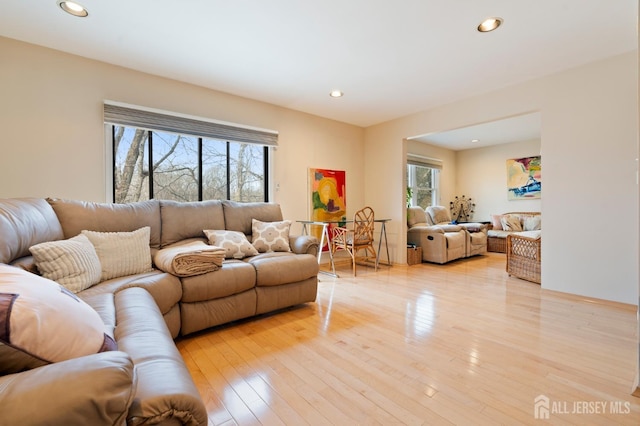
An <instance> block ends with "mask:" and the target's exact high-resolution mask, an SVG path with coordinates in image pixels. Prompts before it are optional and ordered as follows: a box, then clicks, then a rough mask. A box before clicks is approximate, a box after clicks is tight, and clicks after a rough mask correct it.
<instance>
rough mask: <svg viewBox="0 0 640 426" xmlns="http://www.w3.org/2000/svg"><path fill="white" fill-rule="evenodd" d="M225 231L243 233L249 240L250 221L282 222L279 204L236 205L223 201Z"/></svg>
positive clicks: (236, 203) (250, 231) (250, 232)
mask: <svg viewBox="0 0 640 426" xmlns="http://www.w3.org/2000/svg"><path fill="white" fill-rule="evenodd" d="M222 208H223V209H224V223H225V229H227V230H228V231H239V232H244V234H245V235H247V236H248V237H249V240H251V235H252V230H251V223H252V221H251V220H252V219H257V220H259V221H262V222H277V221H280V220H282V210H281V209H280V204H276V203H238V202H236V201H228V200H226V201H223V202H222Z"/></svg>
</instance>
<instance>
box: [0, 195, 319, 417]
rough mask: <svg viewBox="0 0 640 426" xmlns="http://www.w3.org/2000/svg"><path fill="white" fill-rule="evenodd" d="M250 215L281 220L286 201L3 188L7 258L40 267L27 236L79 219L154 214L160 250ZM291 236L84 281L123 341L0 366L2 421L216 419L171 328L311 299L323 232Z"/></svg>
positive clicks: (113, 226) (68, 233)
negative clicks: (21, 367) (129, 198)
mask: <svg viewBox="0 0 640 426" xmlns="http://www.w3.org/2000/svg"><path fill="white" fill-rule="evenodd" d="M253 218H255V219H258V220H261V221H264V222H269V221H280V220H282V213H281V211H280V207H279V206H278V205H277V204H271V203H247V204H243V203H234V202H230V201H204V202H193V203H178V202H173V201H157V200H151V201H145V202H139V203H132V204H125V205H117V204H109V203H90V202H82V201H75V200H62V199H41V198H25V199H5V200H0V263H5V264H9V265H13V266H17V267H19V268H22V269H25V270H27V271H30V272H33V273H36V274H37V273H38V270H37V268H36V265H35V262H34V259H33V257H32V256H31V255H30V252H29V247H31V246H33V245H35V244H38V243H42V242H46V241H57V240H63V239H68V238H70V237H73V236H75V235H78V234H79V233H80V232H81V231H82V230H93V231H100V232H127V231H134V230H136V229H139V228H140V227H143V226H148V227H150V240H149V245H150V247H151V253H152V254H153V253H155V252H157V250H161V249H163V248H166V247H171V246H172V244H176V243H179V242H180V241H184V240H188V239H196V240H197V239H201V240H203V241H206V238H205V237H204V235H203V230H204V229H225V230H234V231H240V232H243V233H245V234H246V235H247V236H248V239H249V241H250V240H251V222H252V219H253ZM290 246H291V252H278V253H263V254H259V255H257V256H252V257H250V258H246V259H242V260H225V262H224V264H223V265H222V267H221V268H220V269H218V270H216V271H213V272H209V273H205V274H201V275H197V276H190V277H177V276H175V275H172V274H170V273H167V272H163V271H161V270H159V269H157V268H153V269H152V270H150V271H148V272H144V273H140V274H135V275H131V276H124V277H117V278H113V279H109V280H106V281H102V282H100V283H98V284H96V285H93V286H91V287H89V288H88V289H86V290H82V291H81V292H79V293H77V296H78V297H80V299H82V300H83V301H84V302H86V303H87V304H88V305H90V306H91V307H92V308H93V309H95V311H96V312H97V313H98V314H99V315H100V317H101V318H102V320H103V322H104V323H105V325H106V327H107V330H108V332H107V334H111V337H112V338H113V340H115V342H116V343H117V349H118V350H117V351H108V352H101V353H97V354H94V355H88V356H82V357H79V358H75V359H70V360H66V361H62V362H56V363H51V364H48V365H44V366H41V367H37V368H33V369H30V370H27V371H22V372H17V373H14V374H6V375H4V376H0V413H2V414H1V418H2V422H3V423H6V424H20V425H30V424H69V425H71V424H91V425H102V424H125V423H126V424H129V425H142V424H145V425H146V424H190V425H205V424H207V421H208V420H207V411H206V409H205V407H204V404H203V402H202V400H201V397H200V395H199V394H198V391H197V389H196V387H195V385H194V383H193V380H192V378H191V376H190V374H189V371H188V370H187V368H186V366H185V363H184V361H183V359H182V357H181V356H180V353H179V351H178V350H177V348H176V346H175V344H174V341H173V339H174V338H176V337H177V336H179V335H180V334H182V335H185V334H189V333H193V332H195V331H199V330H203V329H206V328H209V327H212V326H215V325H219V324H223V323H226V322H229V321H233V320H236V319H240V318H246V317H250V316H253V315H256V314H260V313H264V312H269V311H273V310H276V309H280V308H284V307H288V306H293V305H297V304H301V303H306V302H312V301H314V300H315V297H316V291H317V273H318V264H317V260H316V255H317V250H318V242H317V240H316V239H314V238H312V237H307V236H297V237H293V236H292V237H291V240H290ZM27 275H28V274H27ZM1 292H2V290H1V288H0V293H1ZM0 357H2V351H0ZM0 362H3V360H1V359H0Z"/></svg>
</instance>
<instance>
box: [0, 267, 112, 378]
mask: <svg viewBox="0 0 640 426" xmlns="http://www.w3.org/2000/svg"><path fill="white" fill-rule="evenodd" d="M0 324H2V327H0V374H12V373H18V372H20V371H24V370H29V369H32V368H36V367H40V366H42V365H46V364H51V363H54V362H60V361H65V360H68V359H72V358H78V357H81V356H85V355H90V354H94V353H98V352H104V351H109V350H117V347H116V343H115V342H114V340H113V339H112V338H111V337H110V336H109V335H108V334H107V333H106V327H105V325H104V323H103V322H102V319H101V318H100V316H99V315H98V313H97V312H96V311H95V310H94V309H93V308H92V307H91V306H89V305H87V304H86V303H85V302H84V301H82V300H81V299H80V298H78V296H76V295H75V294H73V293H71V292H70V291H69V290H67V289H66V288H64V287H63V286H61V285H60V284H58V283H55V282H53V281H51V280H48V279H46V278H43V277H40V276H38V275H34V274H32V273H30V272H27V271H25V270H23V269H20V268H15V267H13V266H9V265H2V264H0Z"/></svg>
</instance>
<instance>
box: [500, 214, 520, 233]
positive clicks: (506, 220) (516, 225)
mask: <svg viewBox="0 0 640 426" xmlns="http://www.w3.org/2000/svg"><path fill="white" fill-rule="evenodd" d="M500 223H501V224H502V229H503V230H505V231H514V232H519V231H522V224H521V223H520V217H518V216H516V215H512V214H506V215H504V216H502V218H501V219H500Z"/></svg>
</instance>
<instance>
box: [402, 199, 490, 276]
mask: <svg viewBox="0 0 640 426" xmlns="http://www.w3.org/2000/svg"><path fill="white" fill-rule="evenodd" d="M407 227H408V229H407V244H414V245H415V246H417V247H422V260H423V261H424V262H432V263H440V264H443V263H447V262H450V261H452V260H456V259H461V258H465V257H470V256H476V255H480V254H484V253H486V251H487V227H486V225H484V224H481V223H475V222H474V223H459V224H454V223H451V218H450V216H449V212H448V210H447V209H446V208H445V207H442V206H431V207H427V208H426V209H423V208H421V207H409V208H407Z"/></svg>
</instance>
